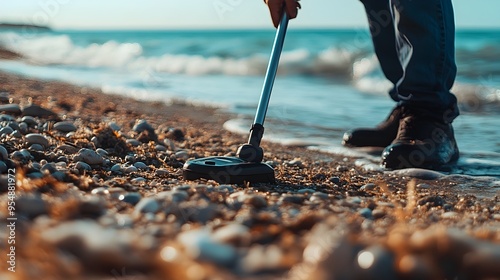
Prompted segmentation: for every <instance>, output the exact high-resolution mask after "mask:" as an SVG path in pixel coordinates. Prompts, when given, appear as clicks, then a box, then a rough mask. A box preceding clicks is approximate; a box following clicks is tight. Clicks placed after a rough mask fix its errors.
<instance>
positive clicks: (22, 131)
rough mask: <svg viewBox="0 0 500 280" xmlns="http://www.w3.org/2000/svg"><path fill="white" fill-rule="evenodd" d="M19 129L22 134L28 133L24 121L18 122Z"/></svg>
mask: <svg viewBox="0 0 500 280" xmlns="http://www.w3.org/2000/svg"><path fill="white" fill-rule="evenodd" d="M19 131H20V132H21V133H22V134H26V133H28V125H27V124H26V123H24V122H22V123H20V124H19Z"/></svg>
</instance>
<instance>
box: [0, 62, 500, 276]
mask: <svg viewBox="0 0 500 280" xmlns="http://www.w3.org/2000/svg"><path fill="white" fill-rule="evenodd" d="M2 57H3V54H2ZM0 92H2V93H1V95H0V101H1V104H0V111H3V113H2V112H0V113H2V116H1V127H0V129H3V134H2V135H1V147H0V151H1V162H0V163H3V164H0V169H1V171H2V172H1V173H2V175H1V178H0V213H1V214H0V219H1V220H2V221H7V222H10V221H11V220H9V218H16V220H15V231H14V238H10V239H9V237H10V236H12V231H11V230H9V228H8V227H7V228H6V227H3V228H2V229H1V230H0V237H1V238H0V239H1V244H2V245H0V246H1V247H2V254H1V256H0V261H1V266H0V267H1V271H0V275H2V277H7V278H6V279H33V278H37V279H121V278H123V279H445V278H447V279H453V278H455V277H461V278H460V279H498V278H495V277H498V275H500V254H499V252H500V232H499V229H500V206H499V201H500V196H499V195H498V191H497V190H498V186H496V188H495V186H493V185H491V183H490V182H485V183H482V182H481V181H477V180H475V178H470V177H465V176H443V175H440V174H437V173H433V172H429V171H422V170H409V171H407V172H406V173H404V172H392V173H391V172H380V171H369V170H366V169H365V168H363V166H362V165H360V164H359V163H358V162H357V161H356V158H350V157H345V156H341V155H332V154H326V153H321V152H316V151H312V150H309V149H306V148H304V147H290V146H283V145H279V144H275V143H269V142H266V141H264V142H263V144H262V147H263V149H264V151H265V161H267V162H268V163H269V164H270V165H272V166H273V167H274V169H275V173H276V180H277V181H276V183H272V184H271V183H265V184H246V185H220V184H218V183H216V182H214V181H207V180H198V181H194V182H191V181H185V180H184V179H183V177H182V166H183V164H184V163H185V162H186V161H187V160H189V159H192V158H199V157H205V156H213V155H234V153H235V151H236V150H237V148H238V147H239V146H240V145H241V144H242V143H244V142H246V138H247V136H245V135H235V134H232V133H230V132H228V131H225V130H223V128H222V126H223V123H224V122H225V121H226V120H228V119H230V118H231V116H230V115H228V114H227V113H224V112H223V111H221V110H219V109H217V108H208V107H199V106H191V105H189V104H185V103H182V102H174V103H172V104H164V103H160V102H143V101H137V100H133V99H130V98H126V97H123V96H119V95H106V94H103V93H102V92H101V91H99V90H97V89H92V88H85V87H78V86H74V85H70V84H65V83H61V82H47V81H40V80H33V79H29V78H23V77H19V76H15V75H11V74H7V73H0ZM6 127H8V128H6ZM339 141H340V139H339ZM12 170H15V171H12ZM9 174H11V175H12V174H14V175H15V183H16V184H15V194H13V193H12V192H10V193H9V188H12V186H13V185H12V184H10V181H9V179H10V178H13V177H12V176H9ZM464 186H468V187H464ZM471 187H477V188H480V189H482V190H483V191H482V192H474V194H475V195H473V194H471V192H470V188H471ZM479 194H481V195H479ZM11 201H13V202H15V205H13V206H14V208H13V209H10V210H12V211H11V212H12V213H13V215H11V213H10V212H9V209H8V206H9V202H11ZM11 239H14V240H15V244H8V240H11ZM11 246H13V247H11ZM3 248H6V249H7V250H4V249H3ZM12 249H14V250H13V251H14V252H15V257H14V263H12V262H11V263H9V260H11V261H12V256H9V255H7V254H8V253H12ZM4 252H7V253H4ZM11 255H12V254H11ZM13 265H14V266H13ZM12 267H14V270H15V272H11V271H9V268H11V270H12Z"/></svg>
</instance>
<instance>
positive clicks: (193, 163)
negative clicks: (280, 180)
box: [183, 13, 289, 184]
mask: <svg viewBox="0 0 500 280" xmlns="http://www.w3.org/2000/svg"><path fill="white" fill-rule="evenodd" d="M288 19H289V18H288V15H287V14H286V13H284V15H283V17H282V18H281V21H280V24H279V26H278V29H277V30H276V37H275V39H274V45H273V49H272V51H271V58H270V59H269V65H268V67H267V72H266V76H265V80H264V85H263V87H262V93H261V95H260V100H259V105H258V107H257V113H256V115H255V120H254V123H253V125H252V127H251V129H250V137H249V139H248V143H247V144H244V145H242V146H240V147H239V148H238V151H237V157H220V156H215V157H206V158H199V159H194V160H190V161H187V162H186V163H185V164H184V167H183V175H184V178H185V179H186V180H196V179H200V178H205V179H211V180H214V181H216V182H218V183H221V184H242V183H244V182H250V183H259V182H260V183H267V182H274V181H275V179H274V170H273V168H272V167H271V166H269V165H268V164H265V163H263V162H262V159H263V158H264V151H263V150H262V148H261V147H260V142H261V140H262V136H263V135H264V120H265V118H266V113H267V108H268V106H269V99H270V98H271V92H272V89H273V85H274V80H275V78H276V72H277V70H278V65H279V60H280V56H281V51H282V50H283V44H284V42H285V35H286V30H287V27H288Z"/></svg>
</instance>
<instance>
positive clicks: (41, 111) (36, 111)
mask: <svg viewBox="0 0 500 280" xmlns="http://www.w3.org/2000/svg"><path fill="white" fill-rule="evenodd" d="M22 112H23V115H24V116H32V117H54V116H57V114H56V113H54V112H52V111H51V110H48V109H45V108H42V107H40V106H38V105H36V104H32V105H28V106H26V107H24V108H23V109H22Z"/></svg>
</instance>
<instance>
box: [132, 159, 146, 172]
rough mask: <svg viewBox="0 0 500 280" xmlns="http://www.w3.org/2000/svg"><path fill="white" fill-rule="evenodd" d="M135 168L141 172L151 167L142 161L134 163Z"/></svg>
mask: <svg viewBox="0 0 500 280" xmlns="http://www.w3.org/2000/svg"><path fill="white" fill-rule="evenodd" d="M134 166H135V167H136V168H137V169H139V170H149V167H148V166H147V165H146V164H145V163H143V162H140V161H138V162H136V163H134Z"/></svg>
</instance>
